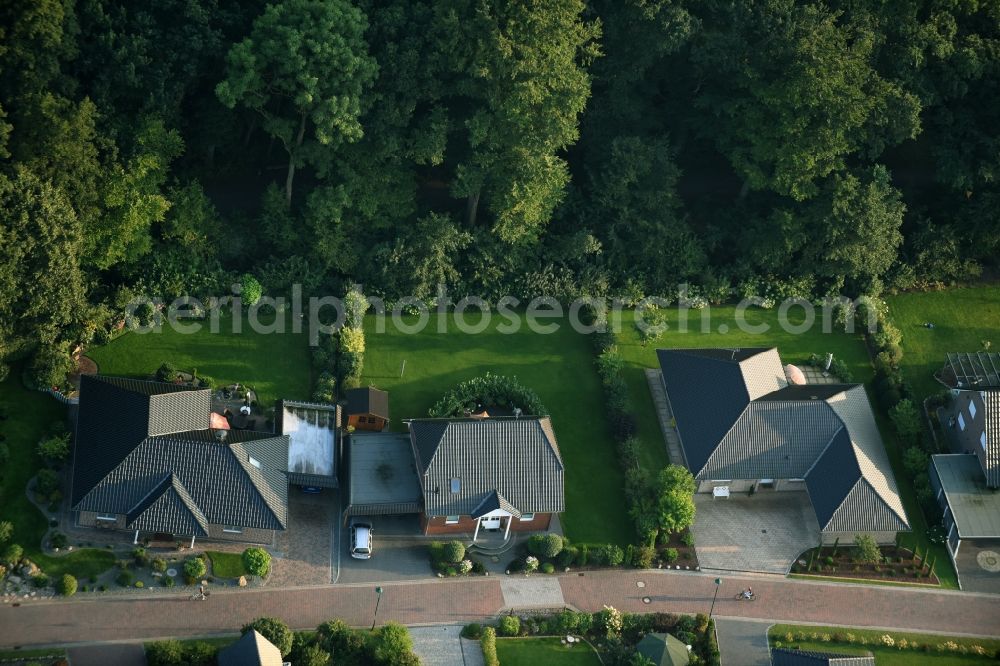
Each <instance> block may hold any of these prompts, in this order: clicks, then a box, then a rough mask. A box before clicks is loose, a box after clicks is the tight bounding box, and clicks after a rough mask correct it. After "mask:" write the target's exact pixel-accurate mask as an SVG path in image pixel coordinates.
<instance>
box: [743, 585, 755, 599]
mask: <svg viewBox="0 0 1000 666" xmlns="http://www.w3.org/2000/svg"><path fill="white" fill-rule="evenodd" d="M743 598H744V599H753V588H752V587H748V588H747V589H745V590H743Z"/></svg>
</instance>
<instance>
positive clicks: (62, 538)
mask: <svg viewBox="0 0 1000 666" xmlns="http://www.w3.org/2000/svg"><path fill="white" fill-rule="evenodd" d="M68 543H69V539H68V538H67V537H66V535H65V534H63V533H62V532H53V533H52V534H51V535H50V536H49V545H50V546H52V547H53V548H60V549H62V548H65V547H66V545H67V544H68Z"/></svg>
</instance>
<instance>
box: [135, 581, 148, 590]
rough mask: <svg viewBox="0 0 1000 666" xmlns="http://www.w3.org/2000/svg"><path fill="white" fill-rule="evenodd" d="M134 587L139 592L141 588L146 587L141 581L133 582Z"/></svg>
mask: <svg viewBox="0 0 1000 666" xmlns="http://www.w3.org/2000/svg"><path fill="white" fill-rule="evenodd" d="M135 586H136V587H137V588H139V589H140V590H141V589H142V588H144V587H146V584H145V583H143V582H142V581H141V580H137V581H135Z"/></svg>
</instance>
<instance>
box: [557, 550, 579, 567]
mask: <svg viewBox="0 0 1000 666" xmlns="http://www.w3.org/2000/svg"><path fill="white" fill-rule="evenodd" d="M579 556H580V550H579V549H578V548H577V547H576V546H566V547H565V548H563V549H562V552H561V553H559V557H558V558H556V562H557V563H558V564H559V566H560V567H563V568H565V567H569V566H572V565H573V564H574V563H576V561H577V558H578V557H579Z"/></svg>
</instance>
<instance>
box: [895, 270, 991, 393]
mask: <svg viewBox="0 0 1000 666" xmlns="http://www.w3.org/2000/svg"><path fill="white" fill-rule="evenodd" d="M885 300H886V302H887V303H888V304H889V316H890V318H891V319H892V321H893V322H894V323H895V324H896V326H898V327H899V330H900V331H901V332H902V334H903V363H902V370H903V376H904V377H905V379H906V380H907V381H908V382H910V384H911V385H912V386H913V390H914V392H915V393H916V394H917V396H918V397H919V398H921V399H923V398H925V397H927V396H928V395H933V394H934V393H938V392H939V391H941V390H942V388H943V387H942V386H941V384H939V383H938V382H937V381H936V380H935V379H934V371H935V370H939V369H940V368H941V367H942V366H943V365H944V362H945V355H946V354H948V353H949V352H976V351H983V341H984V340H989V341H991V342H992V343H993V347H992V349H991V350H992V351H997V352H1000V285H986V286H978V287H963V288H961V289H949V290H948V291H929V292H914V293H909V294H899V295H897V296H889V297H888V298H886V299H885ZM928 322H929V323H932V324H934V328H927V327H926V326H924V324H925V323H928Z"/></svg>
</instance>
